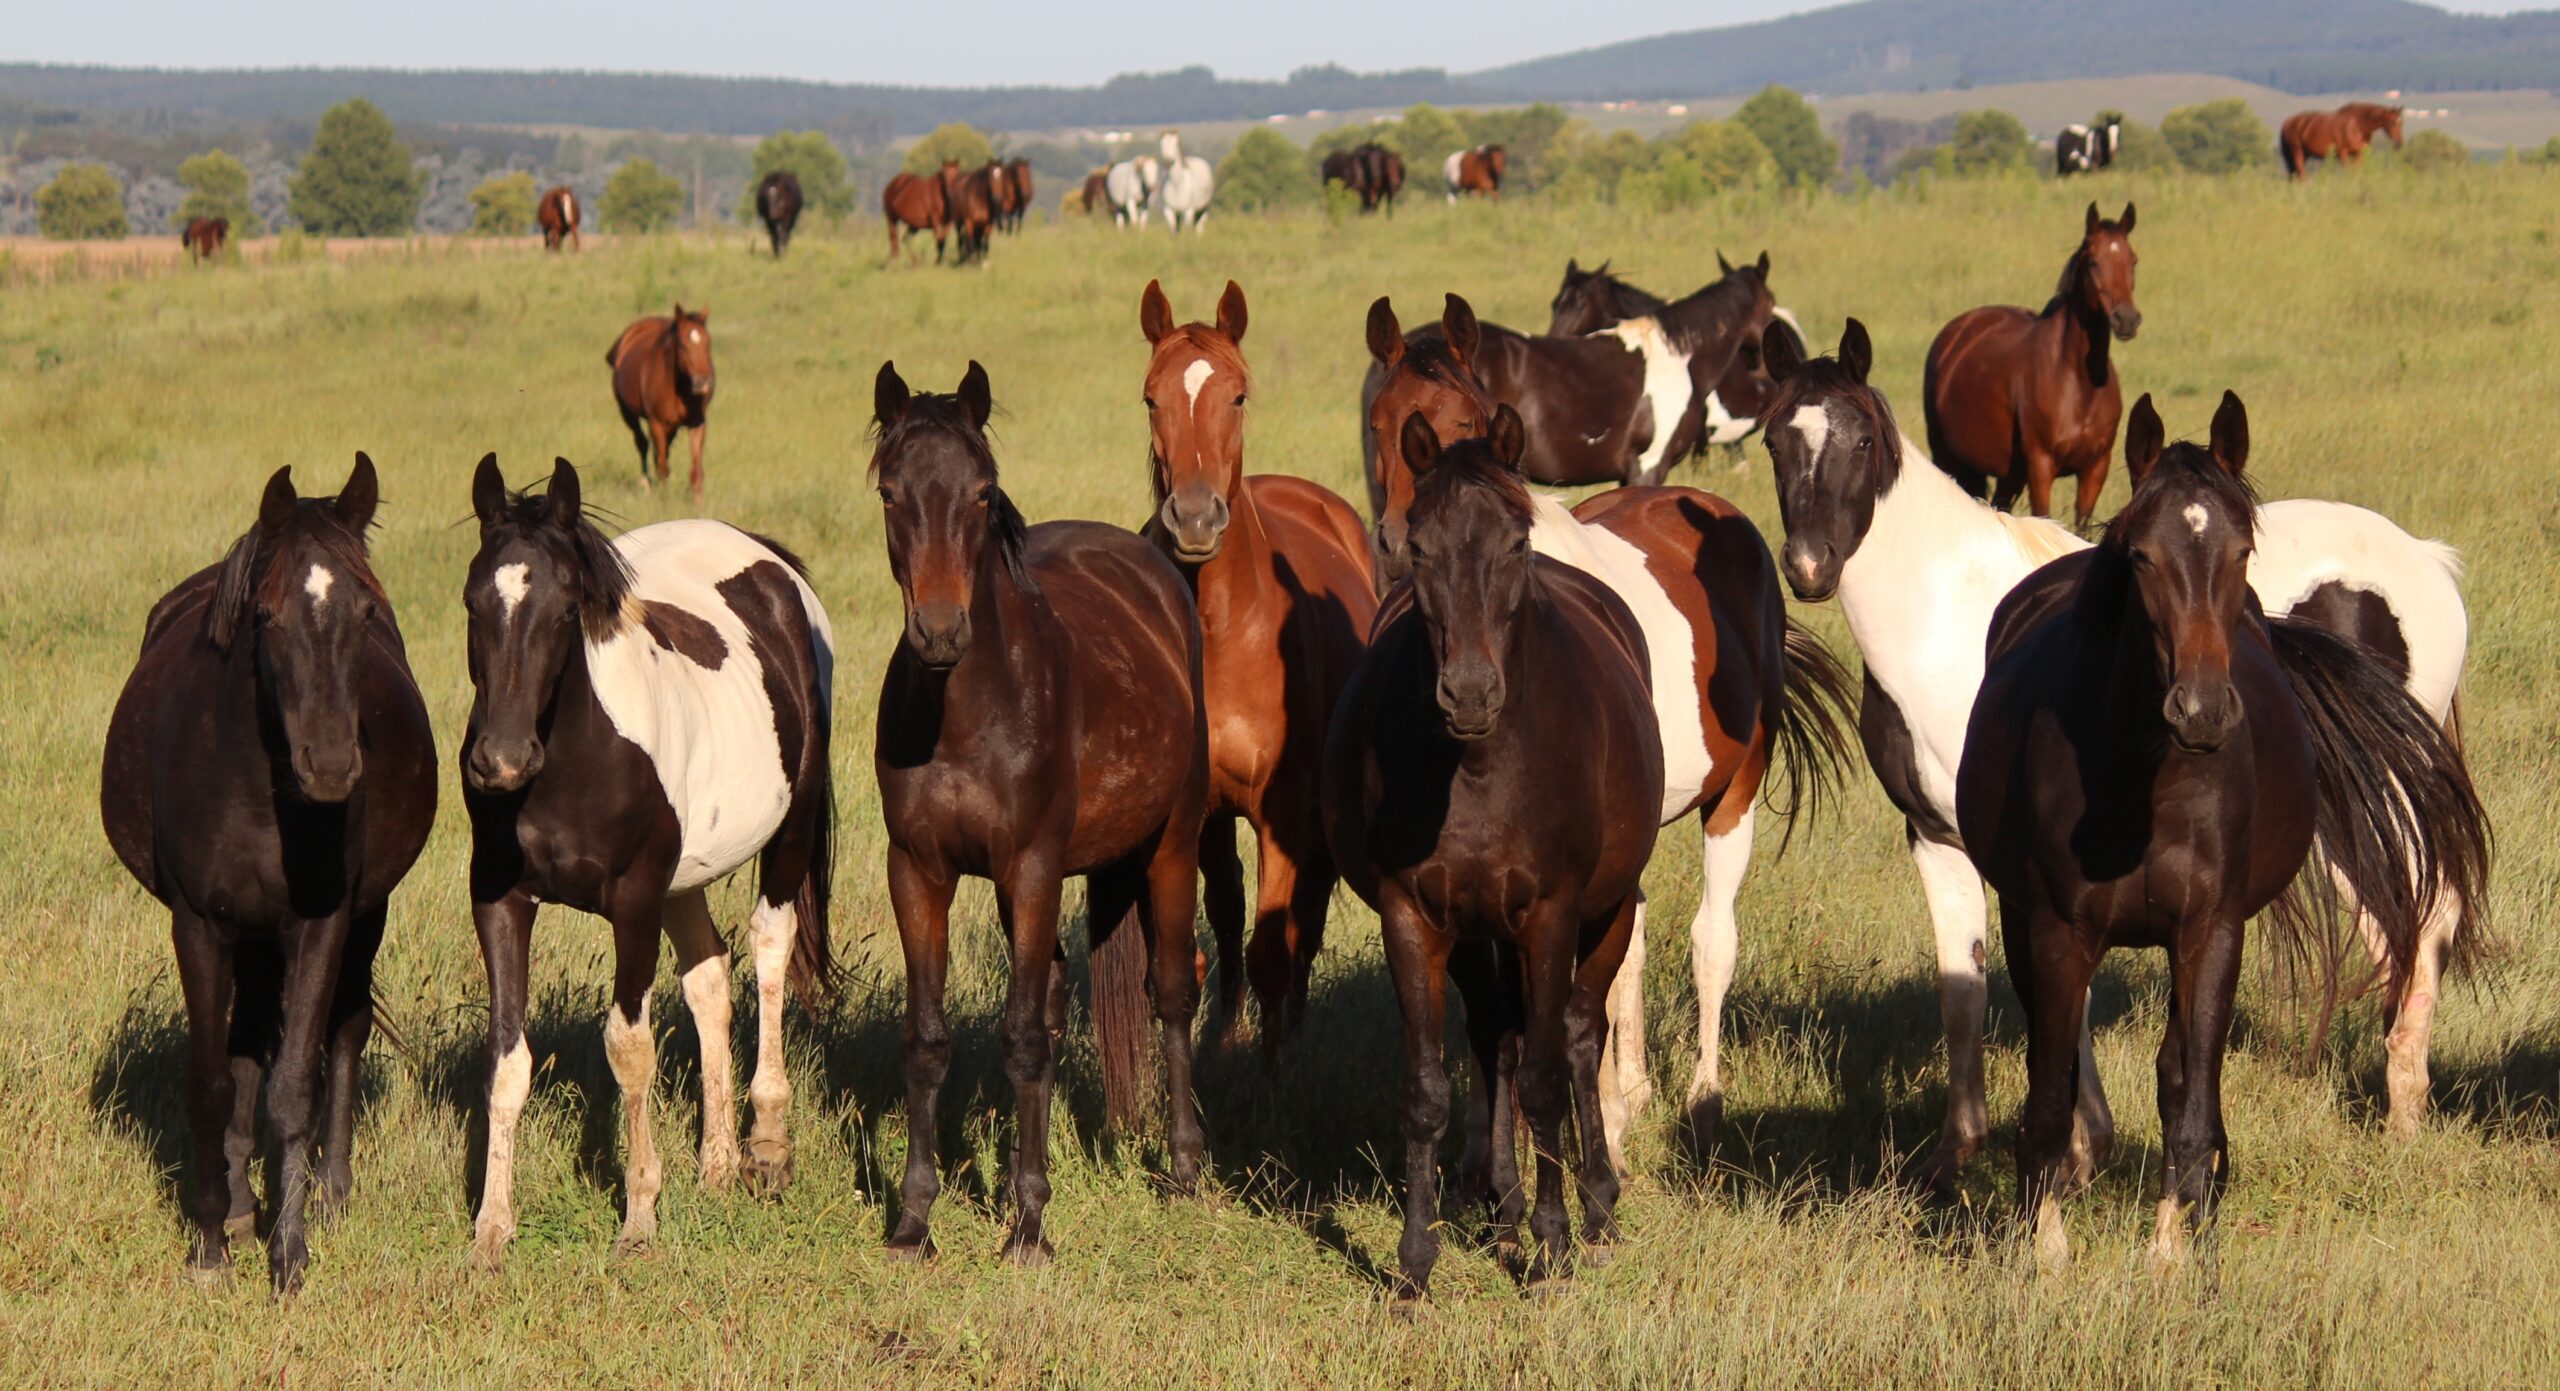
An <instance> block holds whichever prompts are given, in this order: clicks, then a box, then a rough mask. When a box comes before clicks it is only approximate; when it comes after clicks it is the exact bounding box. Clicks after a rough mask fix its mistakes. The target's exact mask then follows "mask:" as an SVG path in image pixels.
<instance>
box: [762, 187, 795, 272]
mask: <svg viewBox="0 0 2560 1391" xmlns="http://www.w3.org/2000/svg"><path fill="white" fill-rule="evenodd" d="M756 218H757V219H758V220H759V221H761V222H763V223H764V234H765V236H766V238H767V239H768V240H770V241H771V242H772V243H773V257H774V259H775V260H777V261H778V260H781V259H782V253H783V250H784V249H785V248H787V247H789V246H790V245H791V230H792V229H793V228H794V227H797V226H799V225H800V176H799V175H797V174H794V173H792V172H791V171H790V170H788V169H776V170H774V171H773V172H772V173H769V174H767V175H765V176H764V177H763V178H762V179H759V180H757V182H756Z"/></svg>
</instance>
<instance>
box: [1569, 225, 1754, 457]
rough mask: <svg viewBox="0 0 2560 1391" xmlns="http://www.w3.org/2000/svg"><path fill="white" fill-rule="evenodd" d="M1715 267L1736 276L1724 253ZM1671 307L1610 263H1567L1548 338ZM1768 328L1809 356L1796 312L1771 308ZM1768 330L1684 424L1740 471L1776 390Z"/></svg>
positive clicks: (1747, 346)
mask: <svg viewBox="0 0 2560 1391" xmlns="http://www.w3.org/2000/svg"><path fill="white" fill-rule="evenodd" d="M1716 265H1717V266H1718V267H1719V268H1721V270H1722V272H1723V273H1724V274H1725V275H1728V276H1729V275H1732V274H1733V273H1734V267H1733V265H1732V263H1730V262H1728V261H1726V260H1725V259H1724V253H1722V252H1718V253H1716ZM1670 307H1671V304H1670V301H1668V300H1665V299H1663V298H1661V297H1660V296H1658V295H1654V294H1649V293H1647V292H1646V291H1643V290H1640V289H1637V288H1636V287H1635V286H1633V285H1630V284H1628V283H1627V282H1626V281H1624V280H1621V279H1619V278H1618V277H1617V276H1615V275H1613V274H1611V273H1610V270H1609V263H1608V262H1606V261H1603V262H1601V263H1600V264H1599V265H1598V266H1597V267H1595V268H1593V269H1591V270H1584V269H1583V268H1582V264H1581V262H1579V261H1575V260H1568V261H1566V262H1565V263H1564V283H1563V284H1562V285H1560V286H1559V287H1557V289H1556V297H1555V298H1554V299H1553V300H1552V301H1550V302H1549V303H1548V315H1549V317H1548V320H1547V336H1548V337H1550V338H1578V337H1581V336H1582V335H1584V334H1588V333H1596V332H1598V331H1600V330H1602V329H1606V328H1613V327H1615V326H1617V325H1618V324H1621V323H1624V322H1625V321H1627V320H1629V319H1635V318H1642V317H1644V316H1646V315H1659V314H1661V313H1662V311H1663V310H1665V309H1668V308H1670ZM1768 322H1771V323H1781V324H1784V325H1786V330H1787V332H1788V334H1789V335H1791V336H1792V337H1794V339H1795V340H1796V354H1797V356H1799V357H1801V356H1803V355H1804V328H1803V326H1802V325H1800V324H1798V323H1797V322H1796V316H1795V312H1794V311H1793V310H1791V309H1788V308H1787V307H1786V306H1785V305H1782V304H1776V303H1772V304H1771V305H1770V306H1769V319H1768ZM1765 327H1766V325H1765V324H1762V325H1755V326H1753V327H1752V328H1750V329H1749V330H1748V331H1747V333H1746V336H1745V337H1744V338H1743V340H1742V346H1741V347H1740V348H1738V349H1737V350H1735V352H1734V355H1733V365H1732V366H1730V367H1727V368H1726V369H1725V372H1724V376H1722V377H1721V378H1719V379H1717V380H1715V381H1714V382H1712V383H1699V385H1701V386H1704V387H1706V388H1707V391H1706V396H1705V399H1704V400H1703V401H1701V402H1699V403H1698V409H1699V411H1700V416H1699V418H1698V420H1697V421H1696V422H1694V423H1692V422H1690V421H1687V420H1685V419H1684V420H1683V422H1682V427H1683V428H1684V429H1693V430H1698V431H1700V432H1701V433H1700V435H1699V439H1698V445H1699V447H1700V448H1704V447H1706V446H1708V445H1717V446H1720V447H1722V448H1723V449H1725V450H1727V451H1728V452H1730V453H1731V454H1732V455H1733V459H1734V467H1736V468H1740V467H1741V466H1742V464H1743V462H1744V459H1743V453H1742V442H1743V441H1744V440H1747V439H1749V438H1750V437H1751V435H1752V433H1753V432H1754V431H1757V430H1758V429H1759V428H1760V408H1761V406H1762V405H1763V404H1765V403H1766V402H1767V401H1768V399H1769V394H1770V392H1771V391H1773V390H1775V389H1776V388H1775V384H1774V383H1772V382H1771V381H1770V380H1769V374H1768V372H1767V371H1766V370H1764V369H1763V368H1762V367H1761V364H1760V335H1761V333H1762V332H1763V331H1764V329H1765Z"/></svg>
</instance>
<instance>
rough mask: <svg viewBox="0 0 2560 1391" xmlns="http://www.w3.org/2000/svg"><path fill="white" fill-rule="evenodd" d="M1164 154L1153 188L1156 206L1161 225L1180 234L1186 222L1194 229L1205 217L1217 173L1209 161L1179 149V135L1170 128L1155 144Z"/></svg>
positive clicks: (1196, 229)
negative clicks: (1161, 215)
mask: <svg viewBox="0 0 2560 1391" xmlns="http://www.w3.org/2000/svg"><path fill="white" fill-rule="evenodd" d="M1158 149H1159V150H1160V151H1161V152H1162V154H1163V155H1164V182H1163V183H1162V184H1160V185H1158V186H1157V188H1156V203H1157V206H1159V207H1161V208H1163V209H1164V225H1165V226H1167V227H1170V228H1172V229H1173V234H1174V235H1175V236H1180V235H1182V229H1183V228H1184V227H1185V226H1186V225H1187V226H1189V227H1190V228H1191V230H1192V231H1194V232H1198V231H1199V230H1200V225H1201V224H1202V223H1204V222H1206V221H1208V219H1209V199H1210V198H1211V197H1212V196H1213V195H1214V194H1215V193H1216V191H1217V183H1218V180H1217V175H1216V173H1215V171H1213V170H1211V169H1210V167H1209V161H1207V160H1205V159H1202V158H1201V157H1200V156H1198V155H1186V154H1184V153H1183V152H1182V137H1181V136H1179V135H1177V134H1175V133H1174V132H1172V131H1166V132H1165V133H1164V139H1163V140H1162V141H1160V142H1159V143H1158Z"/></svg>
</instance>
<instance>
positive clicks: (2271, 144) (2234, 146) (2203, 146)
mask: <svg viewBox="0 0 2560 1391" xmlns="http://www.w3.org/2000/svg"><path fill="white" fill-rule="evenodd" d="M2160 135H2161V137H2162V138H2163V139H2165V140H2167V141H2168V142H2169V149H2170V150H2171V152H2173V153H2175V154H2176V155H2177V157H2178V162H2179V163H2180V164H2183V165H2185V166H2186V167H2187V168H2189V169H2191V170H2193V171H2195V172H2196V173H2199V174H2230V173H2235V172H2237V171H2239V170H2242V169H2252V168H2255V167H2257V166H2259V165H2262V164H2265V163H2267V162H2268V161H2269V160H2270V159H2272V158H2274V150H2275V140H2276V138H2275V136H2273V135H2271V134H2269V133H2268V131H2267V123H2266V122H2264V121H2261V120H2259V119H2258V113H2257V112H2255V111H2252V110H2250V109H2249V103H2247V102H2245V101H2242V100H2241V99H2240V98H2238V97H2224V98H2222V99H2220V100H2219V101H2208V102H2199V103H2197V104H2196V105H2194V106H2181V107H2179V108H2178V109H2177V110H2175V111H2172V112H2170V113H2169V114H2168V115H2166V116H2163V117H2161V118H2160Z"/></svg>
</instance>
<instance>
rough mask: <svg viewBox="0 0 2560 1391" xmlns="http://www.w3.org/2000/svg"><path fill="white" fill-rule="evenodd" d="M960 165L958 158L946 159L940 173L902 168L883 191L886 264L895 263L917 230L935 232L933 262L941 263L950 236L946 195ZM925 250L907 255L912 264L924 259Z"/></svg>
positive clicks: (881, 201) (881, 191)
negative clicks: (886, 247) (885, 226)
mask: <svg viewBox="0 0 2560 1391" xmlns="http://www.w3.org/2000/svg"><path fill="white" fill-rule="evenodd" d="M959 167H960V165H959V162H958V161H957V160H944V161H943V163H942V169H941V171H940V172H939V173H935V174H931V175H924V174H910V173H908V172H906V171H905V170H903V169H902V170H900V171H898V172H897V173H896V174H894V175H891V176H890V178H889V183H888V186H887V187H885V188H883V189H881V190H880V210H881V213H882V214H883V215H884V216H885V217H886V218H887V219H888V223H889V259H888V260H887V261H885V262H882V264H883V265H884V266H888V265H895V264H897V260H898V252H899V251H900V250H901V249H903V248H904V247H905V245H906V242H907V238H908V237H909V236H911V235H913V234H914V233H917V232H931V233H933V263H934V264H935V265H937V266H938V265H941V264H942V253H943V249H944V245H945V242H946V241H947V239H948V238H949V236H950V230H951V214H950V209H949V206H948V204H947V202H946V200H945V198H944V196H943V192H944V189H945V188H946V187H947V186H948V185H949V182H950V179H951V175H952V174H953V172H955V171H956V170H958V169H959ZM923 257H924V253H922V252H916V253H913V254H911V255H910V256H909V257H908V261H909V263H910V264H914V263H917V262H920V261H922V260H923Z"/></svg>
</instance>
